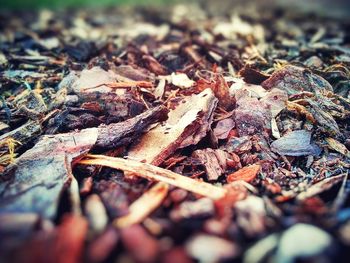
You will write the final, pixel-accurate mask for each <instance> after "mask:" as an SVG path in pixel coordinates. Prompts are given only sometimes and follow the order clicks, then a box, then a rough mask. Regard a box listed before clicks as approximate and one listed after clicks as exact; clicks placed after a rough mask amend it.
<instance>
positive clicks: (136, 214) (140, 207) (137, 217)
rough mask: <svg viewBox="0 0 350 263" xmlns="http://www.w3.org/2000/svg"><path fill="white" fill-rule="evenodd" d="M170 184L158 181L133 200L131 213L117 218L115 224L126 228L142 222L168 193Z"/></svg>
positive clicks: (130, 208)
mask: <svg viewBox="0 0 350 263" xmlns="http://www.w3.org/2000/svg"><path fill="white" fill-rule="evenodd" d="M168 189H169V185H168V184H166V183H158V184H156V185H155V186H153V187H152V188H151V189H149V190H147V191H146V192H145V193H143V195H142V196H141V197H140V198H138V199H137V200H136V201H135V202H133V203H132V204H131V205H130V207H129V214H127V215H126V216H123V217H120V218H117V219H116V220H114V222H113V224H114V225H115V226H116V227H118V228H124V227H128V226H131V225H133V224H138V223H141V222H142V220H144V219H145V218H146V217H147V216H148V215H149V214H151V213H152V212H153V211H154V210H155V209H156V208H157V207H158V206H159V205H160V204H161V203H162V201H163V200H164V198H165V197H166V196H167V194H168Z"/></svg>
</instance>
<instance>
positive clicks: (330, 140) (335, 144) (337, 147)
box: [326, 137, 350, 158]
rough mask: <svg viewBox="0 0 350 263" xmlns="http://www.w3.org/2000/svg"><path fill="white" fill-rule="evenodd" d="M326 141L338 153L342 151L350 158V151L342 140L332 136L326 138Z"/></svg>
mask: <svg viewBox="0 0 350 263" xmlns="http://www.w3.org/2000/svg"><path fill="white" fill-rule="evenodd" d="M326 141H327V143H328V145H329V147H330V148H331V149H333V150H335V151H337V152H338V153H341V154H342V155H344V156H346V157H348V158H350V152H349V150H348V149H347V148H346V146H345V145H344V144H342V143H341V142H339V141H337V140H335V139H333V138H331V137H328V138H326Z"/></svg>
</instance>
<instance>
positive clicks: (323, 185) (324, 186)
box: [296, 173, 347, 201]
mask: <svg viewBox="0 0 350 263" xmlns="http://www.w3.org/2000/svg"><path fill="white" fill-rule="evenodd" d="M346 176H347V174H346V173H344V174H339V175H336V176H333V177H329V178H326V179H324V180H322V181H320V182H318V183H316V184H314V185H311V186H310V187H309V188H308V189H307V190H306V191H304V192H302V193H300V194H299V195H297V197H296V198H297V200H298V201H303V200H305V199H307V198H310V197H312V196H315V195H318V194H320V193H322V192H325V191H327V190H329V189H330V188H332V187H333V186H335V185H336V184H338V183H340V182H342V181H343V180H344V178H345V177H346Z"/></svg>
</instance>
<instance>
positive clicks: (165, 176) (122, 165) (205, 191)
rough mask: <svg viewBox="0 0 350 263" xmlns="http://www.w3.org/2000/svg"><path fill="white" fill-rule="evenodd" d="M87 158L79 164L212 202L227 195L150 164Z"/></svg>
mask: <svg viewBox="0 0 350 263" xmlns="http://www.w3.org/2000/svg"><path fill="white" fill-rule="evenodd" d="M87 157H88V158H92V159H85V160H82V161H80V162H79V163H80V164H87V165H103V166H108V167H111V168H115V169H119V170H122V171H124V172H129V173H133V174H135V175H137V176H140V177H143V178H146V179H149V180H155V181H160V182H164V183H168V184H170V185H173V186H176V187H179V188H182V189H185V190H187V191H190V192H193V193H196V194H199V195H202V196H206V197H209V198H211V199H214V200H217V199H220V198H223V197H224V196H225V195H226V193H227V190H226V189H224V188H221V187H218V186H214V185H212V184H209V183H206V182H200V181H197V180H194V179H192V178H189V177H186V176H183V175H180V174H177V173H174V172H172V171H169V170H166V169H163V168H160V167H157V166H154V165H151V164H147V163H141V162H138V161H135V160H129V159H123V158H117V157H109V156H104V155H90V154H89V155H87Z"/></svg>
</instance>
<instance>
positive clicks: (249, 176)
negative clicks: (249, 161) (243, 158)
mask: <svg viewBox="0 0 350 263" xmlns="http://www.w3.org/2000/svg"><path fill="white" fill-rule="evenodd" d="M260 169H261V166H260V165H259V164H254V165H250V166H246V167H244V168H242V169H240V170H238V171H237V172H234V173H232V174H229V175H228V176H227V182H229V183H231V182H234V181H237V180H243V181H245V182H248V183H249V182H251V181H253V180H254V179H255V177H256V176H257V174H258V173H259V171H260Z"/></svg>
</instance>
